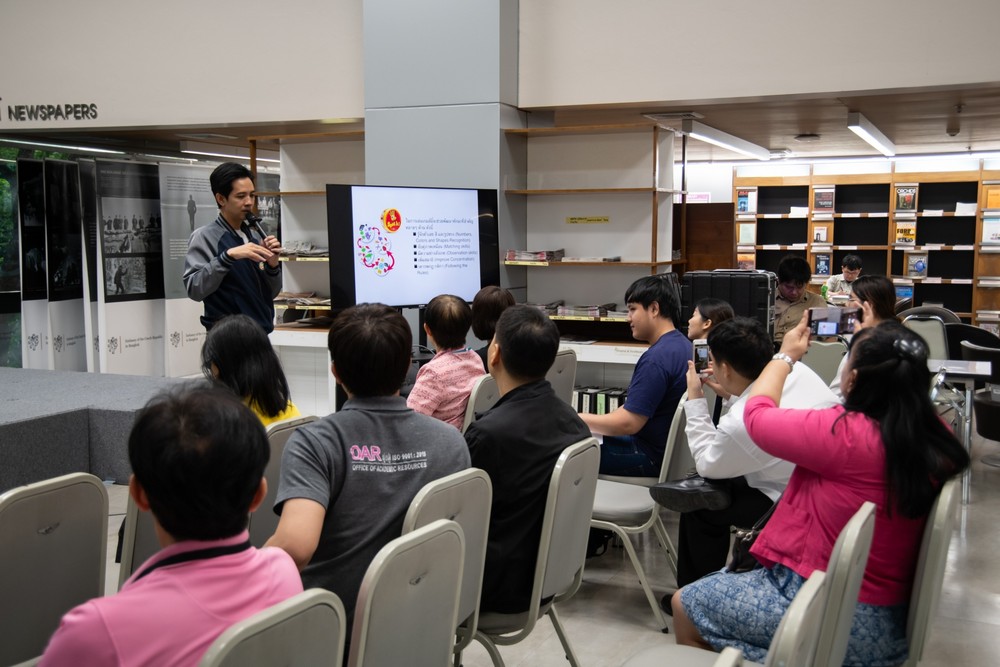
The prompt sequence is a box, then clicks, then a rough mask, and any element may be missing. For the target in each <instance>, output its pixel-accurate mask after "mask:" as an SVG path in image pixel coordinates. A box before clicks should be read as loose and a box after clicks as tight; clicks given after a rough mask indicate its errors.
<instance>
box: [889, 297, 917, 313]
mask: <svg viewBox="0 0 1000 667" xmlns="http://www.w3.org/2000/svg"><path fill="white" fill-rule="evenodd" d="M912 307H913V297H910V296H907V297H903V298H902V299H896V307H895V308H894V309H893V312H894V313H895V314H896V315H899V314H900V313H901V312H903V311H904V310H909V309H910V308H912Z"/></svg>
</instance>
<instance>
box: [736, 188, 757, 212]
mask: <svg viewBox="0 0 1000 667" xmlns="http://www.w3.org/2000/svg"><path fill="white" fill-rule="evenodd" d="M736 212H737V213H756V212H757V188H738V189H737V190H736Z"/></svg>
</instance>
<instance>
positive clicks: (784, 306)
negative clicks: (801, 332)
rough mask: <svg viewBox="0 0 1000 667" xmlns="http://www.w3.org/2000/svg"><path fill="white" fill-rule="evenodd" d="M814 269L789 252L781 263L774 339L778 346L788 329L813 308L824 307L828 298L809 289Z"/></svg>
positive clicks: (775, 302) (779, 265)
mask: <svg viewBox="0 0 1000 667" xmlns="http://www.w3.org/2000/svg"><path fill="white" fill-rule="evenodd" d="M810 278H812V270H811V269H810V268H809V262H807V261H806V260H804V259H802V258H801V257H797V256H795V255H787V256H786V257H785V258H784V259H782V260H781V262H780V263H779V264H778V294H777V295H776V296H775V299H774V341H775V345H776V346H777V344H778V343H780V342H781V339H782V338H784V336H785V333H787V332H788V331H790V330H791V329H793V328H794V327H795V326H796V325H797V324H798V323H799V320H801V319H802V313H804V312H806V311H807V310H808V309H810V308H825V307H826V300H824V299H823V297H821V296H820V295H819V294H814V293H813V292H810V291H809V290H807V289H806V285H808V284H809V279H810Z"/></svg>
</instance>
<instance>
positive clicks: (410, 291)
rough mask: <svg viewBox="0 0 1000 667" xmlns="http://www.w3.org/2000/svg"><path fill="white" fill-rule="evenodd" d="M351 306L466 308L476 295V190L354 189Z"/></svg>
mask: <svg viewBox="0 0 1000 667" xmlns="http://www.w3.org/2000/svg"><path fill="white" fill-rule="evenodd" d="M352 213H353V219H354V238H353V241H354V247H353V252H354V281H355V285H354V288H355V295H354V296H355V302H356V303H363V302H381V303H387V304H397V305H423V304H426V303H427V302H428V301H430V300H431V299H432V298H434V297H435V296H437V295H438V294H454V295H456V296H459V297H462V298H463V299H466V300H467V301H472V298H473V297H474V296H475V294H476V292H477V291H479V287H480V262H479V259H480V256H479V253H480V243H479V220H478V218H479V202H478V195H477V192H476V191H475V190H448V189H436V188H394V187H373V186H367V187H356V188H354V189H353V192H352Z"/></svg>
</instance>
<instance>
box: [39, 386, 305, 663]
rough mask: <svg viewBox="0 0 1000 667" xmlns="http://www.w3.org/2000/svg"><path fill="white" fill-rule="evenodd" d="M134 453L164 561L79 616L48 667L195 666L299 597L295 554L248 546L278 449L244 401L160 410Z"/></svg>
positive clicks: (163, 401)
mask: <svg viewBox="0 0 1000 667" xmlns="http://www.w3.org/2000/svg"><path fill="white" fill-rule="evenodd" d="M128 453H129V461H130V462H131V464H132V471H133V474H132V477H131V479H130V480H129V494H130V495H131V496H132V498H133V499H134V500H135V503H136V505H137V506H138V507H139V509H141V510H143V511H152V513H153V520H154V522H155V525H156V534H157V536H158V538H159V541H160V545H161V546H162V547H163V549H162V550H160V551H159V552H158V553H157V554H156V555H154V556H153V557H152V558H150V559H149V560H148V561H146V562H145V563H143V564H142V566H141V567H139V568H138V570H136V572H135V574H133V575H132V577H131V578H130V579H129V580H128V581H127V582H125V585H124V586H123V587H122V589H121V591H120V592H119V593H118V594H117V595H113V596H111V597H103V598H96V599H94V600H91V601H90V602H86V603H84V604H82V605H80V606H78V607H76V608H75V609H72V610H70V611H69V613H67V614H66V615H65V616H64V617H63V619H62V622H61V623H60V624H59V629H58V630H56V632H55V634H54V635H53V636H52V639H51V640H49V645H48V647H47V648H46V650H45V654H44V655H43V656H42V660H41V664H42V665H197V664H198V662H199V661H200V660H201V658H202V656H203V655H204V653H205V651H206V650H208V647H209V646H210V645H211V644H212V642H213V641H214V640H215V639H216V637H218V636H219V635H220V634H222V632H223V631H224V630H226V629H227V628H228V627H229V626H230V625H232V624H233V623H236V622H237V621H240V620H242V619H244V618H247V617H249V616H252V615H253V614H255V613H257V612H258V611H261V610H263V609H265V608H267V607H269V606H271V605H274V604H277V603H278V602H281V601H282V600H285V599H287V598H290V597H292V596H293V595H295V594H297V593H300V592H302V580H301V578H300V577H299V572H298V569H297V568H296V567H295V563H294V562H293V561H292V559H291V557H290V556H289V555H288V554H287V553H285V552H284V551H282V550H281V549H271V548H267V549H255V548H254V547H252V546H251V545H250V540H249V534H248V533H247V517H248V516H249V514H250V512H252V511H254V510H255V509H257V506H258V505H259V504H260V503H261V501H262V500H263V499H264V494H265V493H266V491H267V482H266V481H265V480H264V468H265V466H266V465H267V460H268V458H269V456H270V448H269V446H268V442H267V436H266V435H265V434H264V428H263V427H262V426H261V424H260V420H258V419H257V417H256V416H254V414H253V413H252V412H251V411H250V410H249V408H247V407H246V406H245V405H243V404H242V403H241V402H240V401H239V400H238V399H237V398H235V397H234V396H232V395H231V394H230V393H229V392H224V391H221V390H219V389H209V388H198V389H186V390H183V391H180V392H178V393H173V394H170V393H168V394H163V395H161V396H158V397H156V398H154V399H153V400H152V401H150V403H149V404H148V405H147V406H146V407H145V408H144V409H143V411H142V412H141V413H140V415H139V417H138V419H137V420H136V423H135V426H134V427H133V428H132V433H131V434H130V435H129V442H128Z"/></svg>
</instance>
